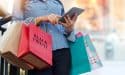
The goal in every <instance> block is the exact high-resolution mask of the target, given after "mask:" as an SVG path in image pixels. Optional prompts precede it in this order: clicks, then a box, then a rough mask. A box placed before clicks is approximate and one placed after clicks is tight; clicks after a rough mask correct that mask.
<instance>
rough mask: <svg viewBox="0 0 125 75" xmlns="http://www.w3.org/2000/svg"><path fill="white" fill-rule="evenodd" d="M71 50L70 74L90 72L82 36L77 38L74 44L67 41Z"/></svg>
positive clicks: (77, 74)
mask: <svg viewBox="0 0 125 75" xmlns="http://www.w3.org/2000/svg"><path fill="white" fill-rule="evenodd" d="M69 46H70V50H71V59H72V63H71V74H70V75H79V74H81V73H86V72H90V71H91V65H90V62H89V59H88V55H87V51H86V48H85V44H84V38H83V36H77V34H76V40H75V42H70V41H69Z"/></svg>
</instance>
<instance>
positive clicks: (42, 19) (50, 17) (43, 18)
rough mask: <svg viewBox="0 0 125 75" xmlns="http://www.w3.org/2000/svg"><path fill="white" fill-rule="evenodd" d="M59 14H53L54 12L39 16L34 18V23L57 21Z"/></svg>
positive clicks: (54, 22) (55, 22)
mask: <svg viewBox="0 0 125 75" xmlns="http://www.w3.org/2000/svg"><path fill="white" fill-rule="evenodd" d="M60 17H61V16H59V15H55V14H50V15H47V16H40V17H37V18H36V19H35V22H36V24H37V25H38V24H39V23H40V22H50V23H52V24H53V25H55V24H57V23H58V20H59V18H60Z"/></svg>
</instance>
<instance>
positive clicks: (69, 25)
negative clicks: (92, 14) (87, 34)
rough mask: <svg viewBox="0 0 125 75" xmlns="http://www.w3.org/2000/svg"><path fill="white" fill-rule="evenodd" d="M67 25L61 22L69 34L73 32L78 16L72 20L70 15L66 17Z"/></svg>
mask: <svg viewBox="0 0 125 75" xmlns="http://www.w3.org/2000/svg"><path fill="white" fill-rule="evenodd" d="M64 19H65V21H66V23H62V22H59V23H60V24H62V25H63V26H64V27H65V28H66V30H67V31H68V32H72V30H73V27H74V24H75V22H76V20H77V14H75V15H74V16H73V17H72V18H70V17H69V16H68V15H67V16H66V17H64Z"/></svg>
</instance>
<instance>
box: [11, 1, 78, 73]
mask: <svg viewBox="0 0 125 75" xmlns="http://www.w3.org/2000/svg"><path fill="white" fill-rule="evenodd" d="M16 4H17V3H16ZM21 6H22V7H21V12H20V10H18V9H17V8H18V7H17V6H16V9H14V14H13V19H15V20H17V19H18V20H25V21H32V22H35V23H36V24H37V25H40V27H41V28H42V29H43V30H45V31H46V32H47V33H49V34H51V36H52V42H53V44H52V45H53V66H52V67H51V68H49V69H45V70H31V71H29V72H28V75H70V74H69V73H70V64H71V56H70V50H69V46H68V42H67V41H68V40H70V41H74V40H75V37H74V36H72V34H73V32H72V30H73V25H74V23H75V21H76V18H77V17H76V15H75V16H74V17H73V18H72V19H71V18H70V17H69V16H68V15H67V17H65V20H66V23H59V22H58V19H59V18H60V17H61V16H62V15H63V14H64V8H63V5H62V3H61V2H60V0H24V1H23V2H22V5H21ZM19 13H20V14H19Z"/></svg>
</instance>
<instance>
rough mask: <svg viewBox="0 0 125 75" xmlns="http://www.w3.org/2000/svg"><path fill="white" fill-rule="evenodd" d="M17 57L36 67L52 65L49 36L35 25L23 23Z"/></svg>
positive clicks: (42, 67)
mask: <svg viewBox="0 0 125 75" xmlns="http://www.w3.org/2000/svg"><path fill="white" fill-rule="evenodd" d="M18 57H19V58H20V59H22V60H24V61H26V62H28V63H29V64H31V65H33V66H34V67H35V68H37V69H44V68H47V67H50V66H51V65H52V39H51V36H50V35H49V34H48V33H46V32H44V31H43V30H41V29H40V28H39V27H37V26H36V25H34V24H32V23H30V24H28V26H26V25H25V24H23V27H22V34H21V41H20V46H19V52H18Z"/></svg>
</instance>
